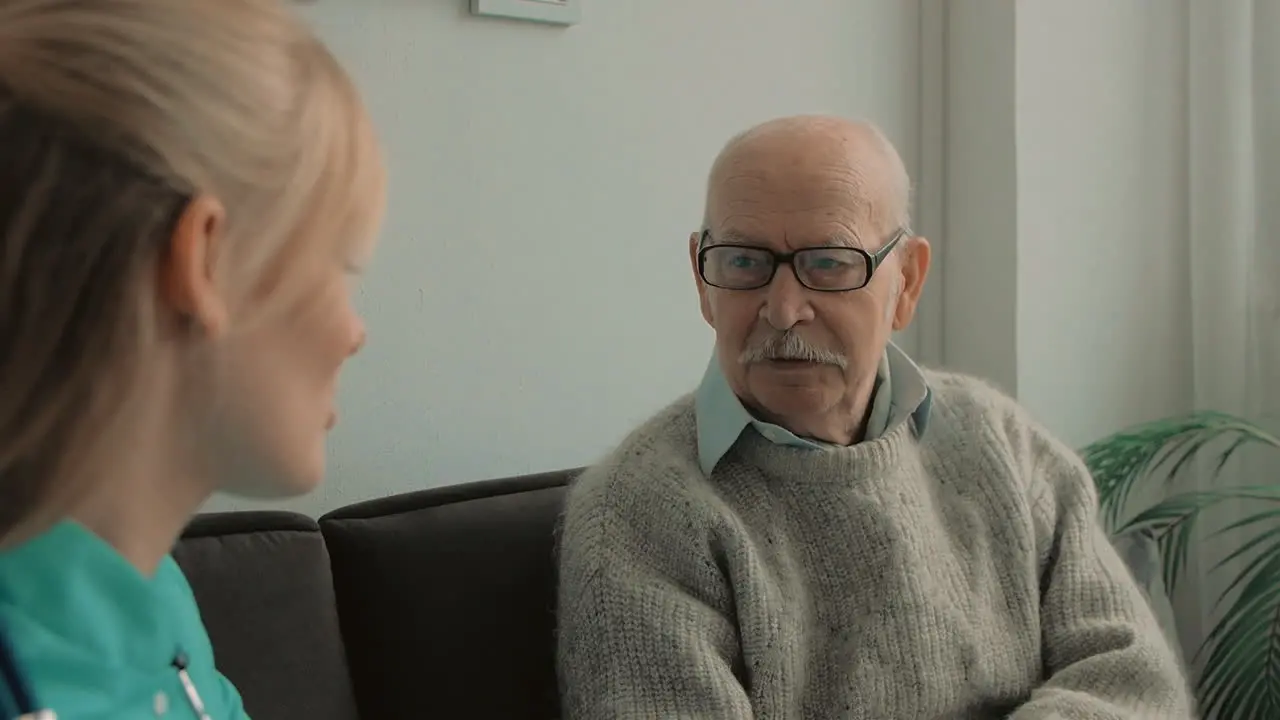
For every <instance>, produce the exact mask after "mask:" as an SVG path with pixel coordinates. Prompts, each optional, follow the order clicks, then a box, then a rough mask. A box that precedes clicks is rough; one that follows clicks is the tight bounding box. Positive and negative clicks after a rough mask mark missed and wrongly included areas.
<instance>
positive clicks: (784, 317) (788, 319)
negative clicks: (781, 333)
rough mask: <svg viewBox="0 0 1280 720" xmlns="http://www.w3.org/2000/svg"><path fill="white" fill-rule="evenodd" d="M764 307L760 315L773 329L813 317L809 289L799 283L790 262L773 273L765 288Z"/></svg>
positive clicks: (782, 327) (789, 326)
mask: <svg viewBox="0 0 1280 720" xmlns="http://www.w3.org/2000/svg"><path fill="white" fill-rule="evenodd" d="M765 292H766V293H767V294H766V296H765V302H764V307H762V308H761V309H760V316H761V317H762V318H764V320H765V321H766V322H768V323H769V325H770V326H771V327H772V328H773V329H774V330H789V329H791V328H792V327H794V326H796V325H798V324H800V323H802V322H807V321H809V320H812V319H813V305H811V304H810V303H809V290H808V289H806V288H805V286H803V285H801V284H800V280H799V279H798V278H796V273H795V270H794V269H793V268H792V266H791V265H790V264H787V265H782V266H780V267H779V268H778V271H777V272H776V273H774V275H773V281H772V282H770V283H769V286H768V287H767V288H765Z"/></svg>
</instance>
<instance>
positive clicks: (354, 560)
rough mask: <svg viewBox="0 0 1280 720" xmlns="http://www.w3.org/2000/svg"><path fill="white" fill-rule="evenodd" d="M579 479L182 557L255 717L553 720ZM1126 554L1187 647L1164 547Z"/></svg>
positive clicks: (349, 513) (506, 484) (435, 502)
mask: <svg viewBox="0 0 1280 720" xmlns="http://www.w3.org/2000/svg"><path fill="white" fill-rule="evenodd" d="M577 472H578V470H565V471H560V472H553V473H544V474H539V475H526V476H523V477H514V478H505V479H502V480H490V481H486V482H481V483H474V484H470V485H460V486H453V487H446V488H439V489H433V490H424V491H420V492H414V493H408V494H404V495H396V496H393V497H388V498H381V499H378V500H371V501H369V502H364V503H359V504H356V505H351V506H349V507H345V508H342V509H339V510H335V511H333V512H331V513H329V514H328V515H325V516H324V517H322V518H320V520H319V521H318V522H317V521H315V520H312V519H311V518H308V517H306V516H303V515H297V514H293V513H284V512H241V513H220V514H211V515H202V516H200V517H198V518H196V520H195V521H194V522H193V523H192V524H191V526H190V528H188V530H187V532H186V534H185V535H184V537H183V539H182V540H181V542H180V543H179V545H178V547H177V548H176V550H175V552H174V555H175V557H176V558H177V560H178V563H179V564H180V565H182V568H183V570H184V571H185V572H186V573H187V577H188V579H189V580H190V581H191V586H192V588H193V589H194V590H195V594H196V600H197V601H198V602H199V603H200V608H201V612H202V614H203V615H204V620H205V624H206V625H207V626H208V628H209V635H210V637H211V638H212V640H213V646H214V652H215V654H216V656H217V661H218V665H219V666H220V668H221V669H222V671H223V672H224V673H225V674H226V675H227V676H228V677H229V678H230V679H231V680H232V681H233V682H234V683H235V684H236V686H237V687H239V688H240V692H241V694H242V696H243V697H244V702H245V706H246V709H247V710H248V711H249V713H250V716H251V717H253V718H254V720H300V719H301V718H306V720H353V719H354V718H365V719H366V720H367V719H370V718H376V719H377V720H398V719H399V718H404V719H405V720H410V719H412V720H421V719H422V718H447V719H448V720H455V719H456V720H552V719H553V718H556V717H557V715H558V702H557V694H556V681H555V666H554V650H555V634H554V633H555V619H554V610H555V563H554V556H555V528H556V525H557V518H558V516H559V513H560V508H561V504H562V502H563V499H564V490H565V486H566V484H567V483H568V481H569V480H570V479H571V478H572V477H573V476H574V475H576V474H577ZM1116 544H1117V546H1118V548H1119V549H1120V551H1121V554H1122V555H1123V556H1124V557H1125V559H1126V561H1127V562H1128V563H1129V565H1130V567H1131V568H1132V569H1133V570H1134V572H1135V575H1137V576H1138V579H1139V581H1140V582H1141V583H1142V584H1143V585H1144V586H1146V587H1147V588H1148V590H1149V592H1150V593H1151V595H1152V599H1153V601H1154V603H1153V604H1154V605H1155V607H1156V610H1157V612H1158V613H1159V614H1161V615H1162V616H1163V617H1162V620H1163V621H1164V622H1165V623H1166V631H1167V632H1169V634H1170V636H1171V637H1176V633H1175V632H1174V629H1173V627H1172V620H1171V614H1170V613H1169V611H1168V600H1167V599H1166V598H1165V597H1164V594H1163V590H1162V589H1161V587H1160V585H1159V572H1158V570H1159V567H1158V565H1157V564H1156V563H1155V562H1154V547H1153V545H1152V543H1151V542H1150V541H1149V540H1147V539H1145V538H1142V537H1137V536H1132V537H1124V538H1119V539H1117V540H1116Z"/></svg>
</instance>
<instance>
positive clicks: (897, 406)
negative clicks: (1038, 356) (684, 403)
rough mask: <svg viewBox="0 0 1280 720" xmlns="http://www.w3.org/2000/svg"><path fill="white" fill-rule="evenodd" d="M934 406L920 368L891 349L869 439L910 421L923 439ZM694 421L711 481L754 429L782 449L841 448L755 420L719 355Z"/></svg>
mask: <svg viewBox="0 0 1280 720" xmlns="http://www.w3.org/2000/svg"><path fill="white" fill-rule="evenodd" d="M931 400H932V398H931V395H930V392H929V386H928V384H927V383H926V382H925V379H924V373H922V372H921V371H920V367H919V366H917V365H916V364H915V362H914V361H912V360H911V358H909V357H907V354H906V353H904V352H902V350H900V349H899V348H898V346H896V345H894V344H893V343H889V346H888V347H887V348H886V349H885V353H884V358H882V359H881V360H880V369H879V371H878V372H877V373H876V387H875V390H874V391H873V395H872V401H871V413H870V415H869V417H868V421H867V431H866V435H865V437H864V439H865V440H874V439H876V438H878V437H880V436H882V435H884V434H885V433H886V432H888V431H889V430H890V429H892V428H894V427H896V426H897V425H898V424H899V423H902V422H906V421H907V420H908V419H910V420H911V421H912V422H914V423H915V432H916V434H917V435H920V434H922V433H924V430H925V426H926V425H927V424H928V421H929V407H930V404H931ZM694 417H695V420H696V422H697V428H698V462H699V464H700V465H701V466H702V471H703V472H705V473H706V474H708V475H710V474H711V471H712V470H713V469H714V468H715V466H716V463H718V462H720V459H721V458H723V457H724V455H725V453H727V452H729V448H731V447H733V444H734V443H735V442H737V441H738V437H739V436H740V435H742V431H743V430H745V429H747V427H748V426H750V427H754V428H755V430H756V432H759V433H760V434H761V435H762V436H764V437H765V438H766V439H767V440H769V441H770V442H774V443H777V444H779V445H791V446H795V447H803V448H809V449H812V450H826V449H830V448H833V447H836V446H834V445H832V444H830V443H827V442H823V441H821V440H813V439H811V438H802V437H800V436H798V435H796V434H795V433H792V432H791V431H790V430H787V429H786V428H784V427H782V426H780V425H774V424H773V423H768V422H765V421H763V420H760V419H757V418H755V417H754V416H752V415H751V413H750V412H748V411H747V409H746V407H744V406H743V404H742V401H741V400H739V399H738V396H737V395H735V394H734V392H733V389H732V388H730V387H729V381H728V379H726V378H725V376H724V372H723V371H722V370H721V369H720V360H719V359H718V358H717V357H716V355H715V353H714V352H713V353H712V354H711V361H710V362H709V363H707V371H706V373H705V374H704V375H703V377H702V383H701V384H700V385H699V386H698V391H697V393H696V395H695V397H694Z"/></svg>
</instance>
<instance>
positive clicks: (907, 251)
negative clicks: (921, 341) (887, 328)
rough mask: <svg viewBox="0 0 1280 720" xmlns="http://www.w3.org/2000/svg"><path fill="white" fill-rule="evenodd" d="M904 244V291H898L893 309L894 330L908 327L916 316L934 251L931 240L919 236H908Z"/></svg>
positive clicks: (902, 258)
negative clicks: (930, 243) (930, 245)
mask: <svg viewBox="0 0 1280 720" xmlns="http://www.w3.org/2000/svg"><path fill="white" fill-rule="evenodd" d="M904 245H905V246H906V247H904V248H903V251H904V252H903V254H902V257H901V266H902V267H901V272H902V291H901V292H899V293H898V300H897V303H896V304H895V307H894V311H893V329H894V330H902V329H903V328H905V327H907V326H908V325H910V324H911V320H912V318H914V317H915V315H916V307H917V306H918V305H919V304H920V293H921V291H923V290H924V281H925V278H927V277H928V276H929V262H930V260H931V258H932V252H933V251H932V249H931V248H930V247H929V241H928V240H926V239H924V238H923V237H919V236H916V237H911V238H908V239H907V241H906V242H905V243H904Z"/></svg>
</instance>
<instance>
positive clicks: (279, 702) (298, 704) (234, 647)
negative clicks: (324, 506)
mask: <svg viewBox="0 0 1280 720" xmlns="http://www.w3.org/2000/svg"><path fill="white" fill-rule="evenodd" d="M173 554H174V558H175V559H176V560H177V561H178V564H179V565H180V566H181V567H182V570H183V572H184V573H185V574H186V576H187V580H188V581H189V582H190V583H191V589H192V590H193V591H194V593H195V596H196V602H197V603H198V604H199V605H200V614H201V616H202V618H203V619H204V623H205V627H206V628H208V630H209V637H210V639H211V640H212V641H213V649H214V656H215V660H216V662H217V663H218V668H219V669H220V670H221V671H222V673H223V674H224V675H226V676H227V678H228V679H230V680H231V682H232V683H234V684H235V686H236V687H237V688H238V689H239V690H240V695H241V697H242V698H243V699H244V704H245V709H246V710H247V711H248V713H249V716H250V717H252V718H254V720H298V719H299V718H306V719H307V720H355V718H357V717H358V716H357V713H356V704H355V696H354V692H353V690H352V686H351V681H350V673H349V672H348V670H347V662H346V657H345V654H344V650H343V643H342V634H341V631H340V628H339V625H338V614H337V606H336V604H335V600H334V593H333V579H332V575H331V574H330V570H329V554H328V552H327V551H326V549H325V544H324V539H323V537H322V536H321V534H320V528H319V526H318V525H316V523H315V521H314V520H312V519H311V518H308V517H306V516H303V515H297V514H294V513H285V512H239V513H218V514H210V515H202V516H199V517H197V518H196V519H195V520H194V521H193V522H192V523H191V525H190V526H189V527H188V528H187V530H186V532H185V533H184V535H183V538H182V540H181V541H179V543H178V545H177V547H176V548H175V549H174V553H173Z"/></svg>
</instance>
